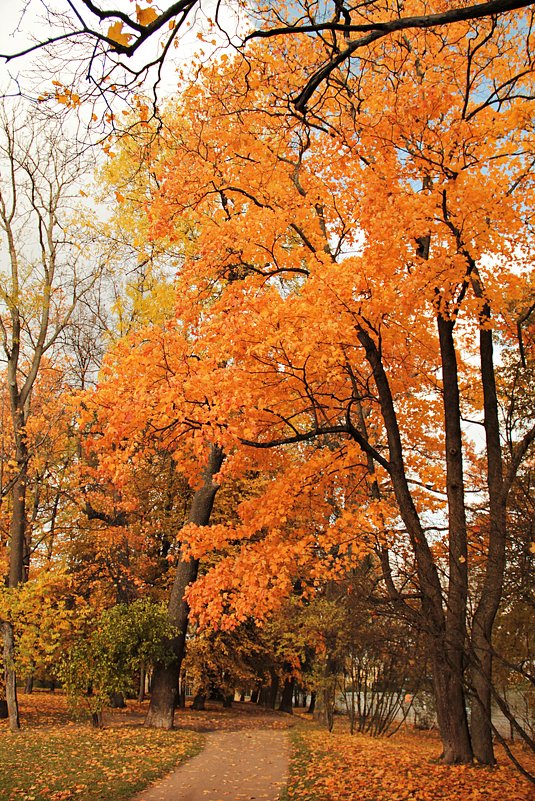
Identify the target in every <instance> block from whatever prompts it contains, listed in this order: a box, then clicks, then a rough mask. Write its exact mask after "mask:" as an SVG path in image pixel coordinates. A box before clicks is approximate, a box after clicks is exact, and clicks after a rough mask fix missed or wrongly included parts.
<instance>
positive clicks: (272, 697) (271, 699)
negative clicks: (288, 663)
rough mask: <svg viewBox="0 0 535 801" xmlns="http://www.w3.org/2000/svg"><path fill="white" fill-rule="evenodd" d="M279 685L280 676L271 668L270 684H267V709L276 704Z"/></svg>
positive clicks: (273, 707) (272, 707)
mask: <svg viewBox="0 0 535 801" xmlns="http://www.w3.org/2000/svg"><path fill="white" fill-rule="evenodd" d="M279 685H280V678H279V676H278V674H277V673H275V671H274V670H271V684H270V685H269V689H268V691H267V703H266V706H267V707H268V708H269V709H275V707H276V706H277V696H278V694H279Z"/></svg>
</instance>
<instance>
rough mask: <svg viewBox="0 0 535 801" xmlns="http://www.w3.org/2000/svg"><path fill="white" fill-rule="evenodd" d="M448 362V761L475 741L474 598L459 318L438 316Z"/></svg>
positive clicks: (437, 673) (438, 677) (444, 669)
mask: <svg viewBox="0 0 535 801" xmlns="http://www.w3.org/2000/svg"><path fill="white" fill-rule="evenodd" d="M437 325H438V334H439V343H440V357H441V364H442V384H443V388H442V393H443V404H444V428H445V450H446V492H447V498H448V550H449V577H448V591H447V606H446V615H445V638H444V643H443V644H441V646H442V647H443V650H444V654H443V655H442V654H436V655H435V663H436V664H435V670H434V678H435V684H436V689H435V696H436V707H437V716H438V718H439V726H440V731H441V734H442V735H443V737H442V741H443V747H444V754H443V759H444V761H445V762H447V763H452V762H471V761H472V757H473V754H472V744H471V741H470V733H469V729H468V718H467V714H466V698H465V690H464V663H465V653H466V611H467V610H466V606H467V598H468V543H467V532H466V511H465V497H464V472H463V456H462V453H463V452H462V434H461V408H460V394H459V379H458V371H457V357H456V352H455V343H454V339H453V329H454V326H455V319H446V318H445V317H444V316H439V317H438V319H437Z"/></svg>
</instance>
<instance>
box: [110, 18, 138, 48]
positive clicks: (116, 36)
mask: <svg viewBox="0 0 535 801" xmlns="http://www.w3.org/2000/svg"><path fill="white" fill-rule="evenodd" d="M131 38H132V35H131V34H130V33H123V23H122V22H114V23H113V25H110V27H109V28H108V39H111V40H112V41H114V42H116V43H117V44H120V45H127V44H128V43H129V42H130V39H131Z"/></svg>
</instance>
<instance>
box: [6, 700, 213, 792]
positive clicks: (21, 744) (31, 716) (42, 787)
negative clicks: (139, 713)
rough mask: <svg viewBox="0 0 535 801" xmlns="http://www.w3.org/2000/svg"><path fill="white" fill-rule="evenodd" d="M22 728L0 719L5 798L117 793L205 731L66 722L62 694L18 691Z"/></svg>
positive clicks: (188, 750)
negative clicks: (16, 729) (13, 729)
mask: <svg viewBox="0 0 535 801" xmlns="http://www.w3.org/2000/svg"><path fill="white" fill-rule="evenodd" d="M21 706H22V720H23V728H22V730H21V731H20V732H17V733H11V732H9V731H8V729H7V723H6V721H2V722H1V723H2V725H1V726H0V766H1V768H0V799H2V801H72V800H74V799H77V800H78V801H122V800H123V799H128V798H130V797H131V796H132V795H134V793H135V792H136V791H138V790H141V789H143V788H144V787H146V786H147V785H148V784H149V783H150V782H151V781H153V780H154V779H156V778H157V777H159V776H162V775H164V774H165V773H167V772H168V771H170V770H171V769H172V768H173V767H174V766H175V765H178V764H179V763H180V762H182V761H183V760H184V759H186V758H187V757H189V756H192V755H193V754H195V753H197V752H198V751H199V750H200V748H201V746H202V742H203V738H202V735H200V734H199V733H197V732H191V731H172V732H164V731H155V730H151V729H144V728H142V727H141V726H139V725H138V726H130V725H128V724H127V719H126V718H125V723H126V724H127V725H119V726H114V727H113V728H111V727H110V728H105V729H93V728H92V727H91V726H89V725H85V724H80V723H71V722H70V721H69V718H68V713H67V710H66V706H65V700H64V699H63V698H62V696H59V695H56V696H45V695H41V694H34V695H32V696H22V704H21Z"/></svg>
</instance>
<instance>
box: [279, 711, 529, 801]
mask: <svg viewBox="0 0 535 801" xmlns="http://www.w3.org/2000/svg"><path fill="white" fill-rule="evenodd" d="M291 737H292V759H291V764H290V775H289V782H288V788H287V790H286V794H285V795H283V799H284V801H530V800H532V799H533V798H534V795H533V785H532V784H530V783H529V782H528V781H527V780H526V779H524V778H523V777H522V776H521V775H520V774H519V773H518V772H517V771H516V770H515V769H514V768H513V767H512V766H511V764H510V763H509V762H508V761H507V760H506V758H505V756H503V758H500V762H499V764H498V766H497V767H495V768H483V767H477V766H464V765H462V766H461V765H459V766H452V767H449V766H444V765H441V764H437V762H436V757H437V756H438V754H439V753H440V744H439V741H438V739H437V737H436V736H435V735H434V734H426V733H421V732H413V731H406V732H403V733H401V732H400V733H399V734H397V735H395V736H394V737H392V738H377V739H374V738H371V737H366V736H363V735H358V734H356V735H353V736H351V735H349V734H347V733H333V734H331V735H329V734H328V733H327V732H326V731H325V730H321V729H317V728H315V727H314V728H312V727H298V728H296V729H294V730H293V731H292V732H291ZM522 756H523V761H524V762H526V763H528V761H531V765H530V767H531V769H533V768H534V767H535V764H534V763H533V759H532V758H530V755H528V754H527V753H524V754H523V755H522Z"/></svg>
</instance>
